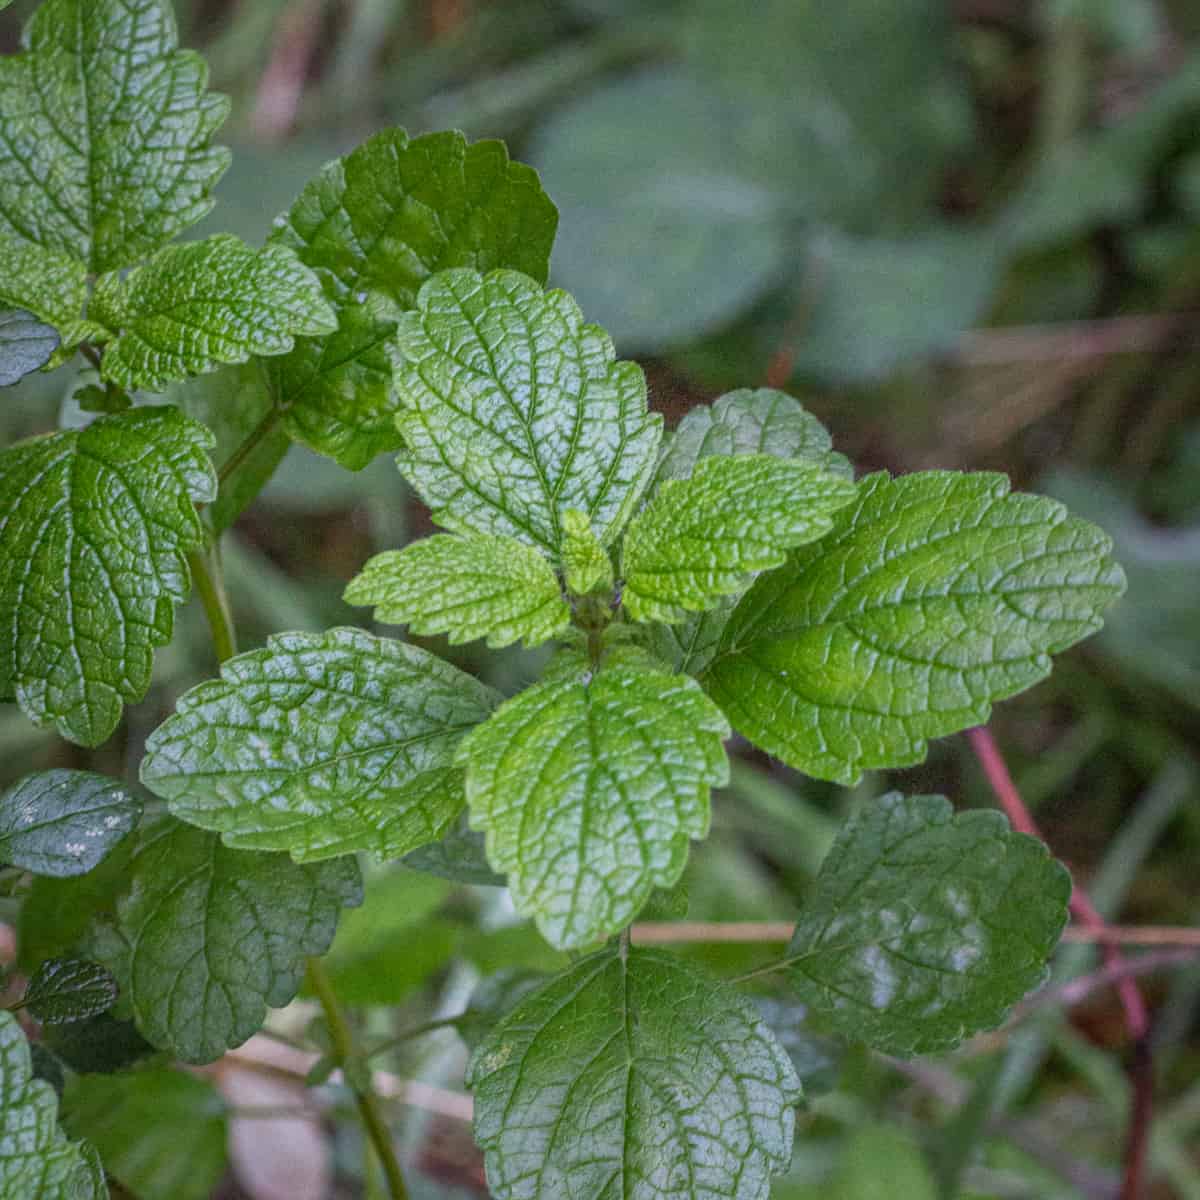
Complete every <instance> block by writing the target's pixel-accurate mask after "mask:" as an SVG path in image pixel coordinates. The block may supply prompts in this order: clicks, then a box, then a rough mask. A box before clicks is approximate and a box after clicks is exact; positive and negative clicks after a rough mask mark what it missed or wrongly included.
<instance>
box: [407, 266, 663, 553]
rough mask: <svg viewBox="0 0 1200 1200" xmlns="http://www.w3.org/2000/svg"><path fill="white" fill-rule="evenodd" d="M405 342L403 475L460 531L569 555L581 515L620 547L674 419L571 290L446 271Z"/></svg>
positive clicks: (429, 287) (426, 294)
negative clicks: (566, 527) (575, 518)
mask: <svg viewBox="0 0 1200 1200" xmlns="http://www.w3.org/2000/svg"><path fill="white" fill-rule="evenodd" d="M417 303H418V310H417V311H416V312H413V313H408V314H405V315H404V316H403V317H402V318H401V320H400V326H399V332H398V334H397V337H398V340H399V346H400V351H401V355H402V357H403V359H404V363H403V365H402V366H401V367H400V369H399V371H398V377H397V378H398V386H399V388H400V392H401V398H402V400H403V404H404V409H403V412H402V413H401V415H400V417H399V418H398V420H399V425H400V432H401V433H402V434H403V436H404V441H405V444H406V447H407V449H406V450H405V451H404V453H403V454H401V455H400V459H399V462H400V469H401V471H402V472H403V473H404V474H405V476H406V477H407V478H408V480H409V481H410V482H411V483H412V484H413V486H414V487H415V488H416V489H417V490H418V491H419V492H420V493H421V496H422V498H423V499H424V500H425V501H426V503H428V504H429V506H430V507H431V508H432V509H433V510H434V513H433V515H434V519H435V520H436V521H437V522H438V523H439V524H441V525H443V526H444V527H445V528H447V529H451V530H454V531H455V532H459V533H487V534H500V535H503V536H506V537H515V538H518V539H519V540H521V541H524V542H526V543H527V544H529V545H531V546H533V547H535V548H537V549H540V550H542V551H544V552H545V553H547V554H549V555H550V556H551V557H554V558H557V556H558V554H559V551H560V547H561V542H562V526H561V514H562V512H563V511H564V510H565V509H572V508H573V509H578V510H579V511H581V512H583V513H585V514H586V515H587V516H588V518H589V520H590V521H591V524H592V528H593V529H594V530H595V531H596V536H597V537H598V538H599V539H600V541H601V543H603V544H608V543H609V542H611V541H612V540H613V538H614V537H615V536H616V534H617V532H618V531H619V530H620V529H621V527H622V526H623V525H624V524H625V522H626V521H627V520H628V519H629V516H630V515H631V514H632V512H633V509H634V506H635V505H636V504H637V501H638V499H639V498H640V496H641V493H642V491H643V489H644V488H645V486H646V484H647V483H648V481H649V478H650V475H651V474H652V472H653V470H654V465H655V459H656V456H657V453H658V443H659V439H660V436H661V434H660V431H661V427H662V418H661V417H659V416H658V415H657V414H651V413H649V412H648V411H647V408H646V381H645V379H644V377H643V376H642V372H641V370H640V369H639V368H638V367H637V366H636V365H635V364H634V363H628V362H620V363H619V362H616V361H615V358H614V354H613V347H612V342H611V341H610V340H609V338H608V335H607V334H605V333H604V331H603V330H601V329H599V328H597V327H596V326H594V325H585V324H584V323H583V315H582V314H581V313H580V311H579V309H578V307H577V306H576V304H575V302H574V301H573V300H572V299H571V298H570V297H569V296H568V295H566V293H564V292H557V291H551V292H544V291H543V290H542V289H541V287H540V286H538V284H537V283H535V281H534V280H532V279H530V278H528V277H527V276H525V275H520V274H518V273H517V272H515V271H493V272H492V273H491V274H490V275H487V276H480V275H479V274H478V273H476V272H474V271H446V272H443V273H442V274H441V275H438V276H436V277H435V278H434V279H432V280H430V281H429V283H427V284H426V285H425V286H424V287H423V288H422V289H421V292H420V295H419V297H418V302H417Z"/></svg>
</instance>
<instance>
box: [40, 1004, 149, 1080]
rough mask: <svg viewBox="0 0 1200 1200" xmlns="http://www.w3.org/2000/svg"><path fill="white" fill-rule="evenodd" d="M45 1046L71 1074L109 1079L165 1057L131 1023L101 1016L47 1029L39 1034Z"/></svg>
mask: <svg viewBox="0 0 1200 1200" xmlns="http://www.w3.org/2000/svg"><path fill="white" fill-rule="evenodd" d="M42 1038H43V1041H44V1042H45V1043H46V1045H47V1046H48V1047H49V1048H50V1049H51V1050H52V1051H53V1052H54V1054H55V1055H57V1057H58V1058H60V1059H62V1061H63V1062H64V1063H66V1064H67V1066H68V1067H70V1068H71V1070H72V1071H75V1072H77V1073H78V1074H80V1075H89V1074H93V1073H95V1074H101V1075H111V1074H113V1073H115V1072H117V1071H125V1070H128V1069H129V1068H130V1067H133V1066H136V1065H137V1064H138V1063H141V1062H145V1061H146V1060H147V1059H149V1058H154V1057H155V1056H158V1057H159V1058H162V1057H165V1056H164V1055H162V1054H161V1053H160V1052H159V1051H158V1050H156V1049H155V1048H154V1047H153V1046H152V1045H150V1043H149V1042H148V1041H146V1039H145V1038H144V1037H142V1035H141V1034H140V1033H138V1031H137V1027H136V1026H135V1025H134V1023H133V1022H132V1021H125V1020H122V1019H121V1018H119V1017H114V1016H113V1015H112V1013H101V1014H100V1015H99V1016H97V1017H92V1018H90V1019H89V1020H86V1021H73V1022H71V1023H70V1024H69V1025H50V1026H47V1028H46V1029H45V1030H44V1032H43V1034H42Z"/></svg>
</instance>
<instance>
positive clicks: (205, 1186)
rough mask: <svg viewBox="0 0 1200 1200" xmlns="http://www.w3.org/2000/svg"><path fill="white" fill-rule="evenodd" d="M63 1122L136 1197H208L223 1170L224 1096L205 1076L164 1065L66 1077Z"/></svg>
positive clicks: (204, 1199) (180, 1199)
mask: <svg viewBox="0 0 1200 1200" xmlns="http://www.w3.org/2000/svg"><path fill="white" fill-rule="evenodd" d="M63 1110H64V1113H65V1118H64V1121H65V1124H66V1126H67V1128H68V1129H69V1130H70V1131H71V1133H73V1134H75V1135H77V1136H79V1137H85V1138H87V1139H88V1141H89V1142H91V1143H92V1144H93V1145H94V1146H95V1147H96V1148H97V1149H98V1150H99V1151H100V1155H101V1157H102V1158H103V1160H104V1166H105V1169H106V1170H107V1171H108V1173H109V1174H110V1175H112V1177H113V1178H114V1179H115V1180H117V1182H118V1183H120V1184H121V1185H122V1186H123V1187H125V1188H127V1189H129V1191H130V1192H132V1193H133V1194H134V1195H136V1196H137V1197H138V1198H139V1200H207V1198H208V1197H209V1196H211V1195H212V1192H213V1189H214V1188H215V1187H216V1185H217V1183H218V1182H219V1181H220V1179H221V1176H222V1175H223V1174H224V1173H225V1167H226V1162H227V1156H226V1150H225V1142H226V1136H227V1128H226V1126H227V1121H226V1115H225V1102H224V1101H223V1100H222V1099H221V1096H220V1094H219V1093H218V1092H217V1091H216V1089H215V1088H214V1087H213V1085H212V1083H210V1082H209V1081H208V1080H207V1079H200V1078H198V1077H197V1076H195V1075H190V1074H187V1073H186V1072H183V1071H174V1070H170V1069H167V1068H165V1067H164V1068H158V1069H154V1070H147V1071H139V1072H138V1073H137V1074H136V1075H122V1076H108V1077H105V1076H102V1075H88V1076H85V1077H82V1078H76V1079H73V1080H71V1083H70V1086H69V1087H68V1089H67V1093H66V1097H65V1099H64V1102H63Z"/></svg>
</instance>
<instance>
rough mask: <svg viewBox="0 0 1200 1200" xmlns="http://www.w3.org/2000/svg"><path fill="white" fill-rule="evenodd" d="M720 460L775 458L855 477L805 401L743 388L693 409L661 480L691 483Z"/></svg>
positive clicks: (666, 456) (663, 464)
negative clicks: (705, 464)
mask: <svg viewBox="0 0 1200 1200" xmlns="http://www.w3.org/2000/svg"><path fill="white" fill-rule="evenodd" d="M714 454H773V455H774V456H775V457H776V458H794V459H800V460H801V461H803V462H808V463H812V464H813V465H814V466H817V467H824V468H825V470H827V471H831V472H833V473H834V474H835V475H846V476H849V477H851V478H852V477H853V469H852V468H851V466H850V464H849V462H847V460H846V459H845V457H844V456H843V455H841V454H838V453H837V452H836V451H835V450H834V449H833V439H832V438H831V437H830V436H829V433H828V431H827V430H826V428H825V426H824V425H822V424H821V422H820V421H818V420H817V418H816V417H814V416H813V415H812V413H810V412H808V410H807V409H805V408H804V406H803V405H802V404H801V403H800V401H799V400H797V399H795V398H794V397H792V396H789V395H788V394H787V392H780V391H777V390H776V389H774V388H741V389H739V390H738V391H735V392H727V393H726V394H725V395H724V396H721V397H719V398H718V399H716V400H714V401H713V402H712V404H698V405H696V407H695V408H691V409H689V410H688V412H687V415H686V416H684V418H683V420H682V421H680V422H679V426H678V428H677V429H676V430H675V432H674V433H673V434H672V435H671V438H670V440H669V441H668V442H667V444H666V447H665V449H664V451H663V455H662V459H661V460H660V462H659V466H658V479H659V480H660V481H661V480H665V479H687V478H688V476H689V475H691V474H692V472H693V471H694V470H695V468H696V464H697V463H698V462H699V461H700V460H701V459H703V458H707V457H709V456H710V455H714Z"/></svg>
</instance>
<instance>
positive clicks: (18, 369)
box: [0, 305, 59, 387]
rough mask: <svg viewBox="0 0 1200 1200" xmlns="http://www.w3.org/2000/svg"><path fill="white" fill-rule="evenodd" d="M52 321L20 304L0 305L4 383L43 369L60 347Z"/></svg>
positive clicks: (0, 379) (8, 384) (0, 375)
mask: <svg viewBox="0 0 1200 1200" xmlns="http://www.w3.org/2000/svg"><path fill="white" fill-rule="evenodd" d="M58 344H59V337H58V334H57V332H56V331H55V330H54V329H52V328H51V327H50V326H49V325H43V324H42V322H41V321H39V320H38V319H37V318H36V317H34V316H32V315H31V314H30V313H27V312H24V311H23V310H21V309H19V308H5V307H4V306H3V305H0V387H11V386H12V385H13V384H14V383H18V382H19V381H20V380H22V379H24V378H25V376H26V375H31V374H33V372H34V371H37V370H40V369H41V368H42V367H44V366H45V365H46V364H47V363H48V362H49V361H50V358H51V356H52V355H53V354H54V352H55V351H56V350H57V349H58Z"/></svg>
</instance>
